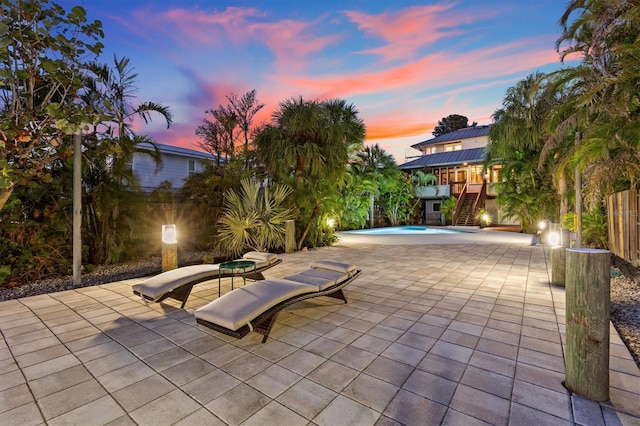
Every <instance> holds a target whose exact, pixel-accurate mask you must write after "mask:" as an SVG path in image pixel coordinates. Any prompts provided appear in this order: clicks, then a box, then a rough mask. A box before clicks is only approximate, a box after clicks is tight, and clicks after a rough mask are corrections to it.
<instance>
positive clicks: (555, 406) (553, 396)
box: [512, 379, 572, 420]
mask: <svg viewBox="0 0 640 426" xmlns="http://www.w3.org/2000/svg"><path fill="white" fill-rule="evenodd" d="M512 401H513V402H517V403H519V404H522V405H526V406H528V407H532V408H535V409H536V410H539V411H543V412H545V413H549V414H551V415H553V416H556V417H560V418H563V419H565V420H571V418H572V414H571V409H570V398H569V395H568V392H566V391H565V393H564V394H563V393H561V392H557V391H554V390H551V389H547V388H544V387H541V386H538V385H534V384H531V383H527V382H523V381H520V380H517V379H516V380H515V381H514V384H513V396H512Z"/></svg>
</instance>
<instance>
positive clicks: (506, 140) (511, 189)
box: [487, 73, 568, 228]
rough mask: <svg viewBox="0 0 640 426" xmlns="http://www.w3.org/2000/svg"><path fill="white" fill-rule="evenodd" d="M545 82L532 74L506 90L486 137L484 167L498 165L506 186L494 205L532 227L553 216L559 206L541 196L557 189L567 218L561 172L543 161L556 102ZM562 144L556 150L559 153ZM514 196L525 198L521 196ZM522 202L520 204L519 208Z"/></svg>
mask: <svg viewBox="0 0 640 426" xmlns="http://www.w3.org/2000/svg"><path fill="white" fill-rule="evenodd" d="M548 79H549V77H548V76H546V75H544V74H541V73H536V74H533V75H530V76H528V77H527V78H526V79H524V80H522V81H520V82H518V84H517V85H516V86H514V87H511V88H509V89H508V90H507V93H506V95H505V98H504V100H503V102H502V103H503V108H500V109H498V110H496V111H495V112H494V114H493V119H494V124H493V126H492V127H491V131H490V134H489V139H490V143H489V145H488V156H487V163H488V164H493V163H501V164H502V165H503V171H504V174H503V178H504V179H505V182H503V183H502V184H501V185H499V186H497V188H498V189H499V190H500V192H499V193H498V200H497V201H498V203H499V204H500V203H502V205H503V207H504V208H505V209H506V211H508V213H509V214H510V215H514V216H518V218H519V219H520V221H521V223H523V227H524V228H526V227H527V226H525V225H524V224H528V223H536V222H537V220H538V219H540V218H541V216H540V217H538V218H536V217H532V215H542V216H545V217H554V216H556V215H557V214H558V206H556V205H555V204H554V203H551V204H549V201H550V199H549V198H548V197H546V196H545V197H543V194H542V193H541V191H542V190H543V189H544V190H548V189H549V188H553V184H554V183H555V184H556V187H557V192H558V193H559V197H560V199H563V200H565V202H564V203H562V205H563V206H564V207H563V209H561V210H564V211H561V212H560V213H561V214H564V213H566V209H567V208H568V203H566V199H567V198H566V187H567V185H566V177H565V173H564V169H563V168H559V169H558V168H557V167H556V164H555V163H554V162H553V158H552V157H551V156H547V157H546V161H543V160H541V157H540V156H541V153H542V150H543V147H544V145H545V141H546V140H547V135H548V134H549V133H548V132H547V130H546V126H547V125H548V123H549V120H550V117H551V115H552V113H553V112H554V111H555V109H554V108H556V106H557V102H558V97H557V95H556V93H555V91H554V90H553V89H555V86H554V85H552V84H550V83H549V80H548ZM562 147H564V145H558V147H555V148H554V149H559V148H562ZM556 170H558V172H557V177H558V179H557V180H555V181H554V179H553V178H554V171H556ZM514 194H524V195H523V196H521V197H516V196H513V195H514ZM519 203H522V204H523V205H519Z"/></svg>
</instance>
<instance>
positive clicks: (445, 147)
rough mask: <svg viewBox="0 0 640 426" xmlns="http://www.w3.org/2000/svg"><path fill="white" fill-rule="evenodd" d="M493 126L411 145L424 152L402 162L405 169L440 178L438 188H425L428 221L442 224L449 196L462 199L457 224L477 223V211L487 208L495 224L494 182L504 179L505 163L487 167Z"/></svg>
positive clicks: (462, 130)
mask: <svg viewBox="0 0 640 426" xmlns="http://www.w3.org/2000/svg"><path fill="white" fill-rule="evenodd" d="M490 129H491V125H484V126H477V125H476V126H473V127H466V128H464V129H459V130H455V131H453V132H449V133H447V134H444V135H440V136H437V137H435V138H433V139H428V140H426V141H423V142H419V143H417V144H415V145H411V147H412V148H415V149H417V150H419V151H421V152H422V155H421V156H419V157H418V158H416V159H414V160H411V161H408V162H406V163H404V164H401V165H400V166H399V167H400V169H401V170H403V171H405V172H408V173H413V172H415V171H418V170H422V171H423V172H425V173H432V174H434V175H435V176H436V177H437V182H436V184H437V185H435V187H424V188H422V191H421V193H420V194H419V196H420V198H421V199H422V200H424V213H425V214H424V219H425V222H426V223H428V224H436V223H441V216H442V215H441V213H440V206H441V204H442V201H443V200H444V199H445V198H448V197H450V196H454V197H456V198H457V200H458V205H457V206H456V214H454V225H477V224H478V223H477V220H476V219H477V213H478V211H479V210H480V209H485V210H486V211H487V212H488V213H489V214H490V216H491V220H492V222H493V223H497V222H498V209H497V206H496V204H495V201H494V199H495V195H496V194H495V193H494V192H493V191H492V184H493V183H496V182H499V181H500V172H501V170H502V166H501V165H494V166H491V167H489V168H488V169H487V170H484V168H483V163H484V157H483V152H484V148H485V147H486V146H487V145H488V144H489V130H490Z"/></svg>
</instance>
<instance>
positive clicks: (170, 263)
mask: <svg viewBox="0 0 640 426" xmlns="http://www.w3.org/2000/svg"><path fill="white" fill-rule="evenodd" d="M177 267H178V231H177V229H176V225H175V224H171V225H162V272H165V271H169V270H171V269H176V268H177Z"/></svg>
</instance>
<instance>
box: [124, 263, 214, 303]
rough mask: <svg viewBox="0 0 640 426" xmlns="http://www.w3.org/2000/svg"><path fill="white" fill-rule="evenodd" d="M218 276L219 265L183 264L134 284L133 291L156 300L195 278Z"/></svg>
mask: <svg viewBox="0 0 640 426" xmlns="http://www.w3.org/2000/svg"><path fill="white" fill-rule="evenodd" d="M217 277H218V265H212V264H206V265H192V266H183V267H181V268H177V269H172V270H170V271H167V272H163V273H161V274H158V275H156V276H155V277H151V278H148V279H146V280H144V281H142V282H140V283H138V284H134V285H133V291H136V292H138V293H140V294H143V295H145V296H147V297H149V298H150V299H152V300H156V299H157V298H158V297H160V296H162V295H164V294H165V293H167V292H169V291H171V290H173V289H175V288H177V287H180V286H182V285H185V284H188V283H190V282H192V281H194V280H200V279H205V278H211V279H214V278H217Z"/></svg>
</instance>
